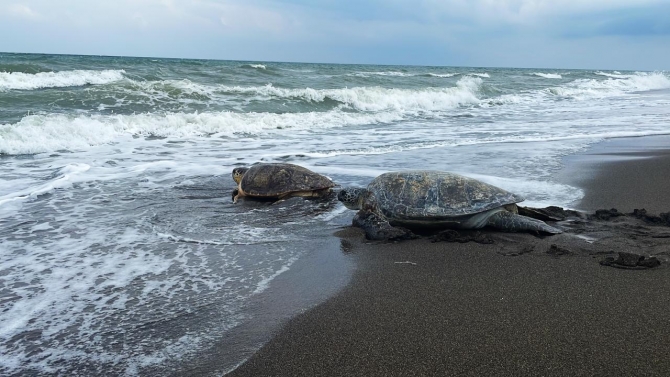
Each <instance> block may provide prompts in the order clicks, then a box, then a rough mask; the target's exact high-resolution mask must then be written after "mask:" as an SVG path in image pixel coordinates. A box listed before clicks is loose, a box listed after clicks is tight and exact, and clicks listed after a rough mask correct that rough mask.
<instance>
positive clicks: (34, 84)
mask: <svg viewBox="0 0 670 377" xmlns="http://www.w3.org/2000/svg"><path fill="white" fill-rule="evenodd" d="M124 73H125V71H124V70H122V69H121V70H112V69H106V70H102V71H92V70H74V71H60V72H39V73H22V72H0V90H35V89H44V88H64V87H68V86H84V85H104V84H109V83H112V82H115V81H119V80H122V79H123V74H124Z"/></svg>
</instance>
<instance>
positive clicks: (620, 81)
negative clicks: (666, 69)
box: [548, 72, 670, 99]
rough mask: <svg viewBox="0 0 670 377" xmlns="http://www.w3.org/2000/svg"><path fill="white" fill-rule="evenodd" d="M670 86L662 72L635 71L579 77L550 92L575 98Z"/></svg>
mask: <svg viewBox="0 0 670 377" xmlns="http://www.w3.org/2000/svg"><path fill="white" fill-rule="evenodd" d="M668 88H670V78H668V76H667V75H666V74H664V73H660V72H655V73H637V74H635V75H630V76H624V77H622V78H612V77H610V78H608V79H605V80H595V79H579V80H575V81H573V82H571V83H568V84H565V85H564V86H560V87H556V88H550V89H548V91H549V92H550V93H551V94H555V95H559V96H564V97H573V98H577V99H588V98H602V97H610V96H617V95H623V94H626V93H631V92H642V91H649V90H658V89H668Z"/></svg>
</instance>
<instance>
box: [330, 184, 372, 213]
mask: <svg viewBox="0 0 670 377" xmlns="http://www.w3.org/2000/svg"><path fill="white" fill-rule="evenodd" d="M367 193H368V190H367V189H364V188H360V187H345V188H343V189H342V190H340V192H339V193H338V194H337V200H339V201H341V202H342V204H344V206H345V207H347V208H349V209H353V210H359V209H361V208H363V198H364V197H365V194H367Z"/></svg>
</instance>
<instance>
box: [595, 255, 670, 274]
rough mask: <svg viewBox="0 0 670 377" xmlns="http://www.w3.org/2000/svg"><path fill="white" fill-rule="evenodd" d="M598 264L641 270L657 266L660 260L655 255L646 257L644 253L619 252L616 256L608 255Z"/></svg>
mask: <svg viewBox="0 0 670 377" xmlns="http://www.w3.org/2000/svg"><path fill="white" fill-rule="evenodd" d="M600 264H601V265H603V266H610V267H616V268H623V269H628V270H643V269H647V268H654V267H658V266H660V265H661V261H660V260H659V259H658V258H656V257H649V258H646V257H645V256H644V255H639V254H633V253H626V252H619V255H618V258H616V259H615V258H614V257H611V256H610V257H607V258H605V259H603V260H602V261H600Z"/></svg>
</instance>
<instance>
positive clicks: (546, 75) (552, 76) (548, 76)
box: [532, 72, 563, 79]
mask: <svg viewBox="0 0 670 377" xmlns="http://www.w3.org/2000/svg"><path fill="white" fill-rule="evenodd" d="M532 74H533V75H535V76H539V77H544V78H545V79H561V78H563V76H561V75H559V74H558V73H542V72H533V73H532Z"/></svg>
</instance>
